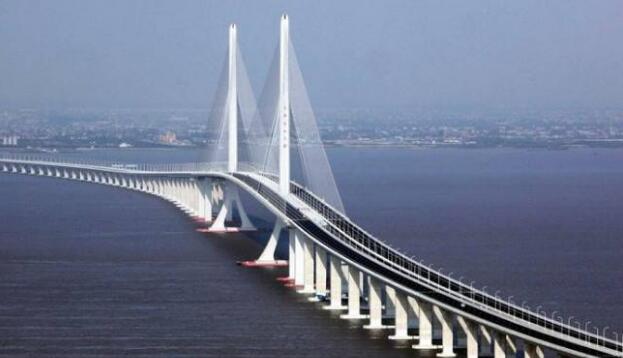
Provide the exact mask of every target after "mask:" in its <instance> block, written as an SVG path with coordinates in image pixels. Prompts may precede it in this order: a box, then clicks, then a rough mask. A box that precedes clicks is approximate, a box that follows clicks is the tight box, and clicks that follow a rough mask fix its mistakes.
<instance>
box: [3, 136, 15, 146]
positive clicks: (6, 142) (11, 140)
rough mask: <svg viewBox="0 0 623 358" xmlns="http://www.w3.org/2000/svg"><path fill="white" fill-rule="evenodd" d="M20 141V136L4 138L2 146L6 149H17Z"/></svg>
mask: <svg viewBox="0 0 623 358" xmlns="http://www.w3.org/2000/svg"><path fill="white" fill-rule="evenodd" d="M18 141H19V137H18V136H14V135H12V136H4V137H2V145H3V146H6V147H15V146H17V144H18Z"/></svg>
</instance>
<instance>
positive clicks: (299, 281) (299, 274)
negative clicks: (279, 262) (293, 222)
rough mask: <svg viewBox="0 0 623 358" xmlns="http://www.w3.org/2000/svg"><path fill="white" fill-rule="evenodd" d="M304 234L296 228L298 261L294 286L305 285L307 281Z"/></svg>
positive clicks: (295, 247)
mask: <svg viewBox="0 0 623 358" xmlns="http://www.w3.org/2000/svg"><path fill="white" fill-rule="evenodd" d="M302 235H303V234H302V233H301V232H300V231H298V230H294V260H295V261H296V263H295V264H294V265H295V270H296V271H295V276H294V287H303V284H304V283H305V263H304V261H305V248H304V246H303V245H304V244H303V237H302Z"/></svg>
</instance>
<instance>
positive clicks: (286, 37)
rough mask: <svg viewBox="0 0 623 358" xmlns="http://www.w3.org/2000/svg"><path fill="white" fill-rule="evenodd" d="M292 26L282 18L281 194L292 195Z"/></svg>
mask: <svg viewBox="0 0 623 358" xmlns="http://www.w3.org/2000/svg"><path fill="white" fill-rule="evenodd" d="M289 29H290V24H289V20H288V15H286V14H283V15H282V17H281V26H280V32H279V100H278V102H277V103H278V106H279V110H278V112H277V113H279V192H280V193H281V195H284V196H287V195H288V194H289V193H290V82H289V53H288V52H289V51H288V50H289V47H290V34H289V31H290V30H289Z"/></svg>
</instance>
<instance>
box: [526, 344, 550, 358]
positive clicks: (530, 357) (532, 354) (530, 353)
mask: <svg viewBox="0 0 623 358" xmlns="http://www.w3.org/2000/svg"><path fill="white" fill-rule="evenodd" d="M523 356H524V358H544V357H545V354H544V353H543V350H542V349H541V347H539V346H537V345H536V344H534V343H530V342H525V343H524V348H523Z"/></svg>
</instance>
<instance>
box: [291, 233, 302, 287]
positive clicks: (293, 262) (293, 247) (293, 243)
mask: <svg viewBox="0 0 623 358" xmlns="http://www.w3.org/2000/svg"><path fill="white" fill-rule="evenodd" d="M295 231H296V229H294V228H290V229H288V280H289V281H294V278H295V277H296V265H300V263H297V262H296V257H295V256H296V236H295V235H296V234H295Z"/></svg>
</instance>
